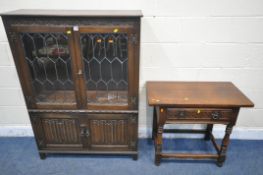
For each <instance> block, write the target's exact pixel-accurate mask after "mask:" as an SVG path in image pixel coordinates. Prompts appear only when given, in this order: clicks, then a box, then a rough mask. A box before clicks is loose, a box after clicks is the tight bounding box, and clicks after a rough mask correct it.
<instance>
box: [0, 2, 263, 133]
mask: <svg viewBox="0 0 263 175" xmlns="http://www.w3.org/2000/svg"><path fill="white" fill-rule="evenodd" d="M16 9H84V10H85V9H87V10H88V9H94V10H97V9H101V10H103V9H117V10H118V9H121V10H125V9H136V10H142V11H143V14H144V17H143V18H142V27H141V31H142V38H141V57H140V60H141V61H140V106H139V108H140V113H139V117H140V120H139V125H140V132H141V133H140V134H141V135H145V134H146V130H147V129H149V128H150V127H151V122H152V120H151V115H152V112H151V108H149V107H147V104H146V96H145V82H146V81H148V80H187V81H189V80H203V81H232V82H233V83H234V84H236V85H237V86H238V87H239V88H240V89H241V90H242V91H243V92H244V93H245V94H246V95H247V96H248V97H249V98H250V99H251V100H252V101H253V102H254V103H255V108H253V109H242V110H241V112H240V116H239V119H238V123H237V127H238V128H237V131H238V130H242V131H243V130H244V129H245V130H253V131H258V132H259V131H261V132H262V130H263V1H262V0H198V1H197V0H111V1H109V0H93V1H91V0H74V1H72V0H71V1H70V0H61V1H59V0H57V1H54V0H38V1H36V0H1V1H0V13H3V12H6V11H10V10H16ZM14 125H16V127H18V128H19V127H20V129H21V128H24V127H26V126H27V125H29V117H28V114H27V112H26V108H25V103H24V99H23V96H22V91H21V88H20V85H19V81H18V78H17V73H16V70H15V67H14V63H13V60H12V55H11V52H10V49H9V45H8V42H7V38H6V34H5V31H4V28H3V24H2V21H0V131H1V128H2V131H4V130H3V128H8V132H11V133H15V131H12V126H14ZM16 127H13V128H16ZM0 135H1V134H0ZM2 135H4V134H3V133H2ZM9 135H10V134H9ZM11 135H12V134H11ZM254 137H256V136H254Z"/></svg>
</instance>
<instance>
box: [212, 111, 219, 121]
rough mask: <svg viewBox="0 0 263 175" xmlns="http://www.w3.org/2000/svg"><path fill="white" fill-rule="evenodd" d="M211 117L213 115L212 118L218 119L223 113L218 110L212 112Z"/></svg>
mask: <svg viewBox="0 0 263 175" xmlns="http://www.w3.org/2000/svg"><path fill="white" fill-rule="evenodd" d="M211 117H212V119H214V120H218V119H220V117H221V114H220V112H218V111H216V112H212V114H211Z"/></svg>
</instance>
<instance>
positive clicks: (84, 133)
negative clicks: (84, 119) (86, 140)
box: [80, 128, 90, 137]
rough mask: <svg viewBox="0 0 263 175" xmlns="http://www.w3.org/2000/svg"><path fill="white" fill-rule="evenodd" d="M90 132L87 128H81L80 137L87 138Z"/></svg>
mask: <svg viewBox="0 0 263 175" xmlns="http://www.w3.org/2000/svg"><path fill="white" fill-rule="evenodd" d="M89 135H90V132H89V129H88V128H81V130H80V136H82V137H89Z"/></svg>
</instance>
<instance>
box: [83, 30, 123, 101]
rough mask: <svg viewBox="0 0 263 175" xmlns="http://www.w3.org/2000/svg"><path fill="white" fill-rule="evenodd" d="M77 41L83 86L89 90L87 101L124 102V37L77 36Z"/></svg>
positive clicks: (113, 35)
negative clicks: (79, 50)
mask: <svg viewBox="0 0 263 175" xmlns="http://www.w3.org/2000/svg"><path fill="white" fill-rule="evenodd" d="M80 41H81V49H82V59H83V61H84V65H85V79H86V86H87V89H88V91H90V94H89V92H87V93H88V102H90V103H107V104H108V103H122V102H127V90H128V36H127V34H125V33H117V34H115V33H103V34H100V33H86V34H81V36H80ZM92 93H93V94H92Z"/></svg>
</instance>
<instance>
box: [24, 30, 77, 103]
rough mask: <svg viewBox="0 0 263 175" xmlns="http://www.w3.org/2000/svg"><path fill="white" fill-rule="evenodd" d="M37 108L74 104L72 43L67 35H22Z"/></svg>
mask: <svg viewBox="0 0 263 175" xmlns="http://www.w3.org/2000/svg"><path fill="white" fill-rule="evenodd" d="M20 37H21V41H22V44H23V48H24V53H25V59H26V62H27V64H28V67H29V71H30V74H31V80H32V82H31V84H32V87H33V89H34V95H35V101H36V103H37V104H51V105H52V104H56V105H58V104H61V105H64V104H75V103H76V97H75V90H74V84H73V80H72V72H71V56H70V52H69V39H68V36H67V35H66V34H64V33H62V32H61V33H21V34H20Z"/></svg>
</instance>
